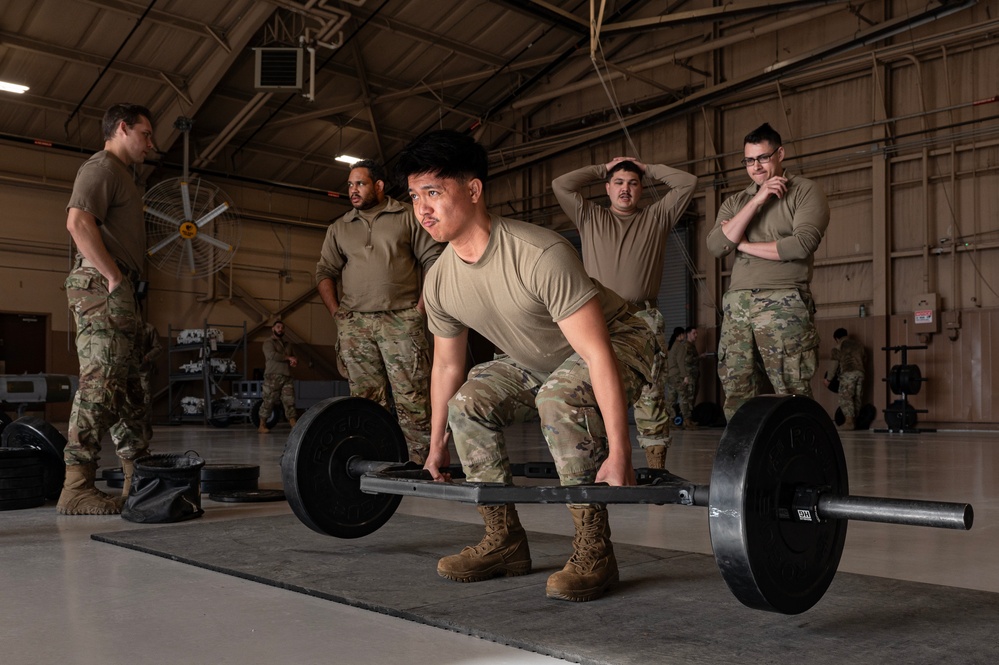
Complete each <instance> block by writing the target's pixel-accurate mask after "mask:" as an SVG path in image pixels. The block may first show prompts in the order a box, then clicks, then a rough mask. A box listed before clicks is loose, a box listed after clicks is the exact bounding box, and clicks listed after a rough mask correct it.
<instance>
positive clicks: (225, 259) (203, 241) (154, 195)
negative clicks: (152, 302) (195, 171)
mask: <svg viewBox="0 0 999 665" xmlns="http://www.w3.org/2000/svg"><path fill="white" fill-rule="evenodd" d="M191 125H192V122H191V119H190V118H184V117H181V118H178V119H177V121H176V122H175V123H174V127H176V128H177V129H180V130H181V131H183V133H184V175H183V176H182V177H180V178H170V179H168V180H164V181H162V182H160V183H158V184H156V185H155V186H153V187H152V188H151V189H150V190H149V191H148V192H146V195H145V196H144V197H143V200H144V202H145V206H144V210H145V219H146V240H147V242H148V244H149V248H148V249H147V250H146V254H147V256H148V257H149V262H150V263H151V264H152V265H153V266H154V267H156V268H157V269H159V270H162V271H163V272H166V273H169V274H172V275H174V276H176V277H181V276H188V277H206V276H208V275H212V274H214V273H216V272H218V271H219V270H221V269H222V268H224V267H225V266H226V265H228V264H229V262H230V261H232V257H233V256H234V255H235V253H236V249H237V248H238V247H239V239H240V227H239V215H238V214H237V213H236V208H235V206H234V205H233V202H232V200H231V199H230V198H229V197H228V196H227V195H226V193H225V192H223V191H222V190H221V189H219V188H218V187H216V186H215V185H213V184H211V183H209V182H206V181H205V180H203V179H202V178H201V177H200V176H195V177H194V178H191V177H190V176H189V174H188V156H189V150H190V146H189V135H190V131H191Z"/></svg>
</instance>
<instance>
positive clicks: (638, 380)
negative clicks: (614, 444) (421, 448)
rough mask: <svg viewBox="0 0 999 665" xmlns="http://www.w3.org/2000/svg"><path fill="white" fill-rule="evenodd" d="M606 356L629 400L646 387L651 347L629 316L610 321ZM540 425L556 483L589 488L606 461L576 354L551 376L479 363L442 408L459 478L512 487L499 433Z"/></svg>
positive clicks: (505, 362)
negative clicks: (611, 357)
mask: <svg viewBox="0 0 999 665" xmlns="http://www.w3.org/2000/svg"><path fill="white" fill-rule="evenodd" d="M610 334H611V340H612V346H613V348H614V352H615V354H616V355H617V358H618V362H619V366H620V369H621V380H622V383H623V384H624V389H625V392H626V393H627V397H628V400H629V402H634V400H635V399H636V398H637V397H638V395H639V393H640V392H641V391H642V389H643V387H644V386H645V385H646V384H647V383H648V375H649V374H650V373H651V371H652V364H653V362H654V356H655V347H656V343H655V341H654V340H653V338H652V335H651V333H650V331H649V329H648V326H646V325H645V324H643V323H641V322H640V320H639V319H638V318H637V317H635V316H631V317H626V318H624V319H622V320H621V321H617V322H611V323H610ZM536 420H540V421H541V423H542V427H541V431H542V434H543V435H544V437H545V442H546V443H547V444H548V448H549V449H550V450H551V453H552V458H553V459H554V460H555V467H556V469H558V474H559V479H560V482H561V484H562V485H582V484H587V483H592V482H593V480H594V479H595V478H596V475H597V470H598V469H599V468H600V464H601V463H602V462H603V461H604V460H605V459H606V458H607V454H608V448H607V436H606V433H605V431H604V425H603V419H602V417H601V415H600V412H599V411H598V410H597V401H596V398H595V396H594V394H593V386H592V384H591V383H590V372H589V369H588V368H587V366H586V364H585V363H584V362H583V361H582V360H581V359H580V357H579V354H578V353H573V354H571V355H570V356H569V357H568V358H566V359H565V361H563V362H562V364H561V365H560V366H559V367H558V368H557V369H556V370H555V371H554V372H552V373H550V374H549V373H548V372H545V371H538V370H532V369H530V368H528V367H526V366H524V365H523V364H521V363H518V362H516V361H514V360H512V359H511V358H510V357H509V356H505V355H504V356H498V357H497V358H495V359H494V360H491V361H488V362H484V363H480V364H478V365H476V366H475V367H473V368H472V371H471V372H469V374H468V381H467V382H465V384H463V385H462V386H461V388H460V389H459V390H458V392H457V393H455V395H454V397H452V398H451V399H450V401H449V402H448V424H449V426H450V428H451V431H452V433H453V437H452V438H453V441H454V443H455V447H456V449H457V451H458V457H459V458H460V459H461V463H462V466H463V468H464V470H465V473H466V475H467V478H468V480H469V481H471V482H480V483H503V484H506V485H509V484H512V483H513V475H512V473H511V470H510V460H509V455H508V454H507V449H506V443H505V441H504V438H503V428H504V427H505V426H506V425H509V424H512V423H515V422H531V421H536Z"/></svg>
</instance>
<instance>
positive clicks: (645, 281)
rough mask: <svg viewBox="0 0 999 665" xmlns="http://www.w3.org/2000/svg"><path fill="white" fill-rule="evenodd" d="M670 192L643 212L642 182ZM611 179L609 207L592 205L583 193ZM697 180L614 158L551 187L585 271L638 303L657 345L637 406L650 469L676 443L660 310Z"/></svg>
mask: <svg viewBox="0 0 999 665" xmlns="http://www.w3.org/2000/svg"><path fill="white" fill-rule="evenodd" d="M646 175H647V176H649V177H650V178H652V179H654V180H655V181H656V182H658V183H660V184H661V185H662V186H663V187H664V188H665V191H664V192H663V194H662V196H661V197H660V198H659V199H658V200H657V201H655V202H653V203H652V204H651V205H650V206H648V207H647V208H639V207H638V202H639V201H640V200H641V198H642V192H643V187H642V177H643V176H646ZM595 180H605V181H606V184H605V188H606V191H607V196H608V198H609V199H610V207H609V208H605V207H603V206H599V205H597V204H596V203H593V202H591V201H588V200H586V199H585V198H584V197H583V195H582V190H583V187H585V186H586V185H587V184H589V183H590V182H593V181H595ZM696 184H697V176H694V175H691V174H690V173H685V172H684V171H680V170H678V169H674V168H670V167H669V166H665V165H663V164H649V165H646V164H643V163H642V162H640V161H638V159H636V158H635V157H615V158H614V159H612V160H611V161H609V162H607V163H606V164H602V165H599V164H598V165H594V166H585V167H583V168H581V169H576V170H575V171H572V172H570V173H567V174H565V175H563V176H560V177H558V178H556V179H555V180H553V181H552V191H553V192H554V193H555V197H556V198H557V199H558V202H559V204H560V205H561V206H562V210H564V211H565V214H566V215H568V216H569V219H571V220H572V222H573V223H574V224H575V225H576V227H577V228H578V229H579V237H580V243H581V246H582V254H583V266H585V267H586V272H587V273H588V274H589V275H590V276H591V277H593V278H594V279H596V280H597V281H599V282H600V283H601V284H603V285H604V286H606V287H607V288H609V289H610V290H612V291H614V292H615V293H617V294H618V295H620V296H621V297H623V298H624V299H625V300H627V301H628V302H630V303H631V305H632V307H633V310H634V313H635V314H636V315H637V316H638V317H639V318H640V319H642V320H643V321H645V323H646V325H648V326H649V328H650V329H651V330H652V332H653V334H654V335H655V339H656V342H657V345H658V348H657V350H656V365H655V368H654V370H653V377H652V381H651V382H650V383H649V384H648V385H646V386H645V388H644V389H643V390H642V394H641V396H640V397H639V399H638V401H637V402H636V403H635V426H636V427H637V429H638V443H639V445H640V446H641V447H642V448H643V449H644V451H645V456H646V460H647V462H648V465H649V467H651V468H654V469H664V468H665V467H666V451H667V450H668V449H669V446H670V444H671V443H672V438H671V437H670V432H669V421H670V420H672V413H670V411H671V410H672V408H671V407H670V406H668V405H667V404H666V392H667V390H666V327H665V323H664V321H663V316H662V313H661V312H660V311H659V308H658V304H657V301H658V298H659V285H660V283H661V282H662V274H663V261H664V259H665V253H666V241H667V240H668V238H669V234H670V231H672V229H673V227H674V226H675V225H676V222H677V220H679V219H680V216H681V215H683V212H684V210H686V209H687V205H688V204H689V203H690V199H691V197H692V196H693V194H694V186H695V185H696Z"/></svg>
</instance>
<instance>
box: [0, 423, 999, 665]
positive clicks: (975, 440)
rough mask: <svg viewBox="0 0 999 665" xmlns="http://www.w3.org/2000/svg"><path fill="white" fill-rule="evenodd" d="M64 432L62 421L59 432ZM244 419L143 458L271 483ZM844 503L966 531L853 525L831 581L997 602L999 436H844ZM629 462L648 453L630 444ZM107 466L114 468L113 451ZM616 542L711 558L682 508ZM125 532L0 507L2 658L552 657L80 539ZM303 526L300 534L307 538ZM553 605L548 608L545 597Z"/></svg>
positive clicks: (534, 447) (698, 435) (703, 473)
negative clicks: (873, 499) (958, 510)
mask: <svg viewBox="0 0 999 665" xmlns="http://www.w3.org/2000/svg"><path fill="white" fill-rule="evenodd" d="M56 425H57V427H58V428H59V429H60V430H61V431H65V426H64V425H60V424H56ZM288 432H289V430H288V427H287V425H286V424H281V425H279V426H278V428H276V429H275V430H274V432H273V433H271V434H269V435H258V434H257V433H256V431H255V430H254V429H252V428H251V427H250V426H249V425H234V426H231V427H229V428H226V429H216V428H212V427H201V426H196V425H184V426H177V427H157V428H156V434H155V437H154V439H153V445H154V449H155V452H184V451H186V450H195V451H197V452H198V453H199V454H200V455H201V456H202V457H204V458H205V459H206V460H207V461H209V462H211V463H248V464H259V465H260V466H261V481H260V486H261V487H269V488H277V487H280V484H281V482H280V469H279V466H278V463H279V462H278V460H279V458H280V455H281V452H282V450H283V447H284V442H285V440H286V438H287V435H288ZM720 435H721V430H717V429H716V430H700V431H696V432H679V433H677V434H676V442H675V444H674V447H673V449H672V450H671V451H670V454H669V459H668V466H669V468H670V470H671V471H672V472H673V473H676V474H677V475H680V476H682V477H684V478H687V479H688V480H691V481H693V482H695V483H708V482H709V479H710V472H711V464H712V459H713V456H714V451H715V447H716V445H717V442H718V439H719V437H720ZM843 441H844V447H845V450H846V457H847V466H848V469H849V474H850V490H851V494H853V495H865V496H890V497H897V498H913V499H927V500H940V501H961V502H964V501H967V502H970V503H971V504H973V506H974V508H975V514H976V516H975V526H974V528H973V529H972V530H971V531H970V532H967V533H965V532H959V531H949V530H940V529H927V528H917V527H904V526H891V525H880V524H869V523H862V522H852V523H851V524H850V527H849V534H848V536H847V543H846V551H845V553H844V556H843V561H842V563H841V565H840V570H841V571H849V572H854V573H861V574H867V575H874V576H881V577H888V578H894V579H901V580H912V581H920V582H928V583H933V584H941V585H946V586H955V587H964V588H969V589H979V590H984V591H990V592H999V564H997V563H996V558H995V552H996V551H997V549H999V531H997V529H996V523H997V516H999V488H997V486H996V483H995V482H994V481H995V479H996V477H997V460H999V433H997V432H988V431H986V432H983V431H975V432H970V431H969V432H965V431H939V432H936V433H925V434H905V435H902V434H876V433H874V432H856V433H847V434H844V435H843ZM508 443H509V447H510V450H511V455H512V457H513V458H514V461H532V460H543V459H547V456H546V454H545V450H544V446H543V442H542V441H541V439H540V436H539V435H538V434H537V432H536V429H535V428H534V427H526V426H525V427H523V428H511V430H510V432H509V435H508ZM634 460H635V463H636V465H644V464H645V460H644V455H643V454H642V453H641V451H640V450H638V449H637V448H636V450H635V455H634ZM105 463H106V465H107V466H117V464H116V463H115V461H114V458H113V457H109V458H106V459H105ZM203 506H204V508H205V515H204V516H203V517H202V518H200V519H202V520H231V519H241V518H246V517H254V516H263V515H273V514H284V513H288V512H290V509H289V507H288V505H287V504H286V503H284V502H279V503H246V504H223V503H216V502H213V501H210V500H208V499H207V497H206V498H205V500H204V502H203ZM610 511H611V524H612V527H613V531H614V540H615V541H616V542H617V541H620V542H627V543H633V544H636V545H646V546H651V547H661V548H668V549H674V550H680V551H689V552H700V553H705V554H707V553H710V552H711V548H710V540H709V536H708V523H707V512H706V510H705V509H703V508H696V507H684V506H625V505H615V506H611V507H610ZM399 512H401V513H407V514H412V515H423V516H429V517H436V518H440V519H450V520H455V521H461V522H471V523H477V522H478V521H479V518H478V514H477V512H476V511H475V509H474V507H473V506H469V505H463V504H455V503H449V502H443V501H435V500H430V499H416V498H412V497H407V498H405V499H404V500H403V502H402V505H401V506H400V508H399ZM520 513H521V517H522V520H523V523H524V526H525V528H527V530H528V531H547V532H550V533H559V534H565V535H571V521H570V519H569V516H568V514H567V513H566V511H565V509H564V508H562V507H560V506H551V505H524V506H521V509H520ZM131 528H147V529H148V528H169V527H160V526H146V525H136V524H132V523H130V522H126V521H124V520H122V519H120V518H118V517H64V516H59V515H57V514H56V512H55V507H54V502H49V503H48V504H46V505H45V506H44V507H41V508H37V509H32V510H21V511H8V512H3V513H0V557H2V558H0V594H2V599H3V600H2V603H0V653H2V656H0V660H2V662H4V663H12V664H17V665H33V664H38V665H43V664H45V665H47V664H60V665H64V664H65V665H68V664H76V663H79V664H81V665H91V664H95V663H102V664H104V663H106V664H108V665H115V664H118V663H121V664H123V665H124V664H126V663H128V664H129V665H134V663H137V662H141V663H144V664H150V665H155V664H158V663H164V664H165V663H171V664H177V663H240V664H242V665H254V664H257V663H259V664H261V665H263V664H268V665H270V664H271V663H296V664H302V663H357V664H361V665H364V664H369V663H372V664H373V663H379V664H382V663H389V662H435V663H441V664H447V663H475V664H477V665H478V664H481V665H486V664H489V665H492V664H500V663H543V662H561V661H557V660H555V659H552V658H548V657H543V656H539V655H537V654H533V653H528V652H524V651H521V650H518V649H514V648H510V647H505V646H501V645H498V644H494V643H491V642H487V641H484V640H481V639H478V638H473V637H469V636H465V635H460V634H457V633H452V632H449V631H445V630H439V629H436V628H431V627H428V626H423V625H419V624H415V623H410V622H407V621H404V620H401V619H395V618H391V617H387V616H384V615H381V614H376V613H372V612H367V611H364V610H360V609H355V608H350V607H346V606H341V605H337V604H336V603H332V602H329V601H325V600H320V599H316V598H311V597H308V596H305V595H302V594H297V593H294V592H290V591H285V590H281V589H277V588H274V587H270V586H265V585H262V584H257V583H254V582H250V581H246V580H241V579H237V578H234V577H229V576H226V575H223V574H220V573H214V572H211V571H208V570H204V569H201V568H195V567H192V566H188V565H185V564H181V563H177V562H173V561H169V560H165V559H161V558H159V557H154V556H150V555H147V554H142V553H139V552H134V551H131V550H127V549H123V548H119V547H114V546H110V545H107V544H103V543H98V542H94V541H92V540H90V534H91V533H97V532H108V531H115V530H121V529H131ZM304 528H306V527H304V526H303V529H304ZM547 602H551V601H547Z"/></svg>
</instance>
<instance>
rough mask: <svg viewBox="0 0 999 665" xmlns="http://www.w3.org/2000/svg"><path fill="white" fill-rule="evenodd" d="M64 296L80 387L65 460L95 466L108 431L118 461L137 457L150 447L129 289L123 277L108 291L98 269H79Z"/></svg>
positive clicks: (134, 311) (136, 327)
mask: <svg viewBox="0 0 999 665" xmlns="http://www.w3.org/2000/svg"><path fill="white" fill-rule="evenodd" d="M66 297H67V299H68V301H69V309H70V311H71V312H72V314H73V319H74V322H75V324H76V353H77V356H78V357H79V360H80V384H79V388H78V390H77V391H76V396H75V397H74V398H73V408H72V410H71V411H70V414H69V431H68V433H67V437H66V439H67V441H66V449H65V451H64V453H63V458H64V459H65V461H66V464H68V465H76V464H89V463H96V462H97V461H98V460H99V459H100V454H99V453H100V450H101V439H102V438H103V437H104V434H105V433H110V434H111V440H112V441H113V442H114V445H115V450H116V451H117V453H118V457H120V458H121V459H126V460H130V459H135V458H136V457H139V456H141V455H143V454H144V453H145V452H146V450H147V448H148V446H149V444H148V441H147V439H146V435H145V431H144V423H143V417H144V415H145V407H144V404H145V395H144V393H143V390H142V382H141V381H140V379H139V364H140V363H141V362H142V358H141V357H140V353H139V349H138V345H137V344H136V336H137V335H138V332H139V329H140V328H141V326H142V323H141V321H140V319H139V313H138V308H137V306H136V303H135V291H134V288H133V285H132V283H131V281H130V280H128V279H127V278H126V279H125V280H123V281H122V282H121V284H119V285H118V288H116V289H115V290H114V292H113V293H109V292H108V281H107V279H106V278H105V277H104V276H103V275H101V273H100V272H98V270H97V269H96V268H89V267H87V268H77V269H75V270H73V272H71V273H70V274H69V276H68V277H67V278H66Z"/></svg>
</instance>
